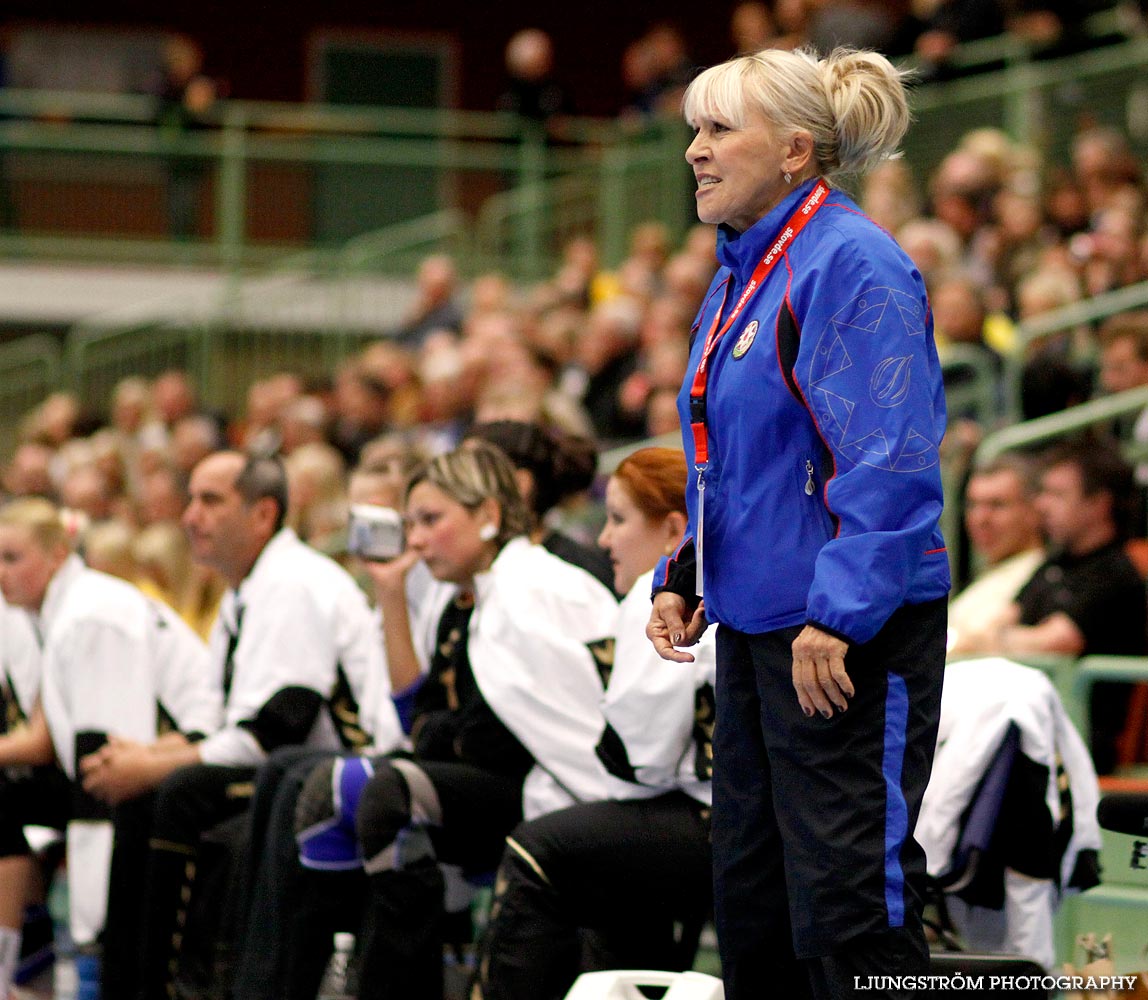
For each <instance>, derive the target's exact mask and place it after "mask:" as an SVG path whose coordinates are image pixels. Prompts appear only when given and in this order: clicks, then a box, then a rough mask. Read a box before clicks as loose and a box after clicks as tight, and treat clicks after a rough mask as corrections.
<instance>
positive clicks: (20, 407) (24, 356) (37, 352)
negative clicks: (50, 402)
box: [0, 334, 63, 455]
mask: <svg viewBox="0 0 1148 1000" xmlns="http://www.w3.org/2000/svg"><path fill="white" fill-rule="evenodd" d="M62 367H63V366H62V359H61V357H60V346H59V344H58V343H57V341H56V339H55V338H54V337H51V336H49V335H47V334H33V335H31V336H28V337H21V338H20V339H19V340H14V341H12V342H10V343H7V344H2V345H0V454H3V455H8V454H11V452H12V450H13V449H14V448H15V447H16V444H17V438H18V436H19V430H20V421H21V419H22V418H23V417H24V416H26V415H27V414H28V412H29V411H30V410H31V409H32V408H33V407H35V406H36V405H37V404H39V403H41V402H43V401H44V398H45V397H46V396H48V395H49V394H51V393H52V392H55V391H56V390H57V389H59V388H60V387H61V384H62Z"/></svg>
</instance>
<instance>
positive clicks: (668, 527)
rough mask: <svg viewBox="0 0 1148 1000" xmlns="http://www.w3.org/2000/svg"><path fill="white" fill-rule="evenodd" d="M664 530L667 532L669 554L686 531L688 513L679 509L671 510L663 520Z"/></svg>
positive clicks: (666, 539) (666, 546)
mask: <svg viewBox="0 0 1148 1000" xmlns="http://www.w3.org/2000/svg"><path fill="white" fill-rule="evenodd" d="M662 530H663V532H664V533H665V542H666V545H665V549H666V555H669V554H670V553H671V552H673V551H674V549H676V548H677V547H678V543H679V542H680V541H681V540H682V535H684V534H685V533H686V515H685V514H683V513H682V512H681V511H679V510H672V511H670V512H669V513H668V514H667V515H666V516H665V518H664V519H663V521H662Z"/></svg>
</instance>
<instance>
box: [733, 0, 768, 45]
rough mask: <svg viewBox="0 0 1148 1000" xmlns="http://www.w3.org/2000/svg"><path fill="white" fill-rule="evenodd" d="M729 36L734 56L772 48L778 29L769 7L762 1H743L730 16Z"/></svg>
mask: <svg viewBox="0 0 1148 1000" xmlns="http://www.w3.org/2000/svg"><path fill="white" fill-rule="evenodd" d="M729 35H730V41H732V42H733V54H734V55H745V54H747V53H750V52H760V51H761V50H762V49H764V48H768V47H770V46H771V45H772V44H773V41H774V39H775V38H776V37H777V28H776V26H775V25H774V23H773V15H772V14H771V13H770V12H769V7H768V6H767V5H766V4H764V3H762V2H761V0H743V2H742V3H739V4H737V6H735V7H734V9H733V13H732V14H730V18H729Z"/></svg>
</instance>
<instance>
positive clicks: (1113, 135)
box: [1072, 127, 1142, 214]
mask: <svg viewBox="0 0 1148 1000" xmlns="http://www.w3.org/2000/svg"><path fill="white" fill-rule="evenodd" d="M1072 171H1073V176H1074V178H1075V180H1076V182H1077V183H1078V184H1079V185H1080V187H1081V190H1082V191H1083V192H1084V199H1085V203H1086V205H1087V208H1088V211H1089V213H1090V214H1091V213H1094V212H1099V211H1100V210H1101V209H1103V208H1107V207H1108V206H1109V205H1110V204H1111V203H1112V200H1113V199H1114V198H1115V197H1116V195H1117V193H1118V192H1120V191H1122V190H1124V189H1125V188H1127V187H1129V186H1131V187H1138V186H1139V185H1140V183H1141V176H1142V171H1141V168H1140V164H1139V163H1138V161H1137V159H1136V157H1135V156H1134V155H1133V153H1132V149H1131V147H1130V145H1129V143H1128V140H1127V138H1125V136H1124V135H1123V134H1122V133H1121V132H1120V131H1119V130H1117V129H1114V128H1101V127H1095V128H1089V129H1085V130H1084V131H1082V132H1081V133H1079V134H1078V135H1077V136H1076V138H1075V139H1074V140H1073V143H1072Z"/></svg>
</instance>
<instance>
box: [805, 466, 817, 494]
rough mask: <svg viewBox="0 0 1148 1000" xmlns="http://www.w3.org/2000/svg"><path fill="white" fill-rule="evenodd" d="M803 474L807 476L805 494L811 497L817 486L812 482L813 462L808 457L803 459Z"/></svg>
mask: <svg viewBox="0 0 1148 1000" xmlns="http://www.w3.org/2000/svg"><path fill="white" fill-rule="evenodd" d="M805 474H806V475H807V476H808V477H809V478H808V479H806V480H805V495H806V496H807V497H811V496H813V494H814V492H815V491H816V489H817V487H816V486H815V485H814V483H813V463H812V462H811V461H810V460H809V459H808V458H807V459H806V460H805Z"/></svg>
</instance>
